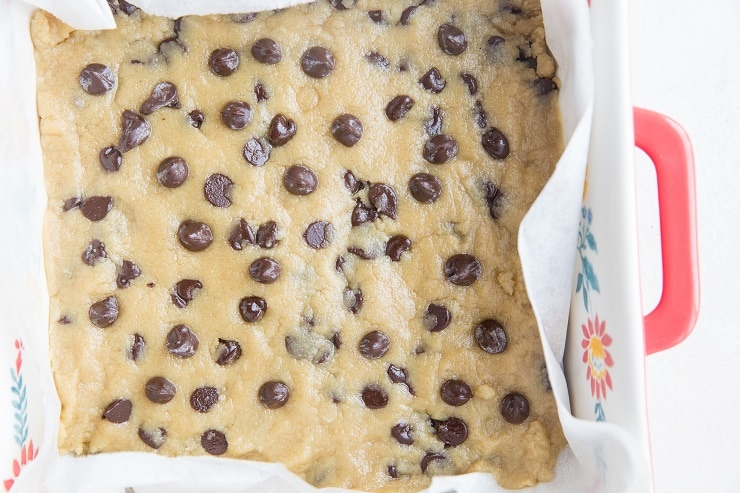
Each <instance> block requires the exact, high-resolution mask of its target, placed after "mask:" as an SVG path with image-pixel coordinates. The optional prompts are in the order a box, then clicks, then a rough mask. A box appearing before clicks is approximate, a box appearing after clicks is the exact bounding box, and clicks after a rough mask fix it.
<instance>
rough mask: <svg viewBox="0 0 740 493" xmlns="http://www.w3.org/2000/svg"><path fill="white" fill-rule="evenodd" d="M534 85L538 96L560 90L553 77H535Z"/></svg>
mask: <svg viewBox="0 0 740 493" xmlns="http://www.w3.org/2000/svg"><path fill="white" fill-rule="evenodd" d="M532 87H533V88H534V93H535V94H536V95H538V96H545V95H547V94H550V93H551V92H553V91H557V90H558V85H557V84H556V83H555V82H554V81H553V80H552V79H535V80H534V82H532Z"/></svg>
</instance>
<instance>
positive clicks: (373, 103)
mask: <svg viewBox="0 0 740 493" xmlns="http://www.w3.org/2000/svg"><path fill="white" fill-rule="evenodd" d="M415 5H417V4H413V5H412V4H411V3H410V2H407V1H406V0H404V1H392V2H381V1H379V0H357V2H356V3H355V4H353V5H352V6H350V5H349V3H348V2H345V3H344V4H341V3H339V2H336V1H335V2H327V1H320V2H318V3H315V4H310V5H305V6H298V7H293V8H289V9H285V10H282V11H277V12H267V13H259V14H257V15H256V16H252V15H238V16H237V15H234V16H213V17H185V18H182V19H180V20H178V21H175V22H173V20H170V19H165V18H159V17H152V16H147V15H145V14H143V13H142V12H141V11H139V10H136V9H132V8H130V5H128V4H126V3H125V2H123V3H121V4H118V3H114V5H113V7H114V8H116V10H118V13H117V15H116V20H117V23H118V28H117V29H115V30H111V31H87V32H86V31H74V30H71V29H70V28H68V27H67V26H65V25H63V24H62V23H60V22H59V21H57V20H56V19H54V18H53V17H52V16H50V15H48V14H46V13H44V12H41V11H39V12H37V14H36V15H35V17H34V18H33V21H32V26H31V28H32V34H33V38H34V43H35V46H36V58H37V67H38V107H39V115H40V128H41V137H42V144H43V150H44V165H45V176H46V188H47V191H48V195H49V207H48V211H47V214H46V218H45V232H44V234H45V248H46V250H45V251H46V270H47V276H48V282H49V291H50V298H51V322H50V326H51V327H50V348H51V356H52V368H53V371H54V375H55V379H56V385H57V389H58V392H59V396H60V399H61V401H62V415H61V428H60V436H59V447H60V450H61V451H62V452H69V453H72V454H94V453H99V452H113V451H124V450H134V451H155V450H156V452H157V453H160V454H166V455H197V454H204V453H211V454H219V455H220V454H223V456H225V457H234V458H242V459H250V460H259V461H274V462H282V463H284V464H285V465H286V466H287V467H288V468H289V469H290V470H292V471H294V472H295V473H297V474H298V475H300V476H302V477H304V478H305V479H306V480H307V481H308V482H310V483H312V484H314V485H316V486H321V487H323V486H342V487H348V488H356V489H361V490H388V491H416V490H419V489H421V488H423V487H425V486H427V485H428V484H429V481H430V479H431V476H432V475H434V474H463V473H466V472H472V471H487V472H491V473H493V474H494V475H495V476H496V478H497V480H498V481H499V483H500V484H501V485H502V486H504V487H509V488H519V487H524V486H527V485H533V484H536V483H537V482H540V481H548V480H550V479H551V478H552V473H553V468H554V465H555V461H556V458H557V455H558V454H559V452H560V451H561V450H562V448H563V446H564V444H565V440H564V437H563V435H562V431H561V429H560V425H559V422H558V416H557V413H556V408H555V403H554V399H553V397H552V393H551V390H550V387H549V383H548V381H547V376H546V372H545V369H544V359H543V355H542V348H541V342H540V339H539V334H538V331H537V325H536V322H535V319H534V315H533V313H532V310H531V307H530V305H529V301H528V298H527V293H526V290H525V286H524V281H523V278H522V273H521V267H520V263H519V259H518V255H517V230H518V227H519V223H520V221H521V219H522V217H523V216H524V214H525V213H526V211H527V210H528V208H529V207H530V205H531V204H532V202H533V201H534V199H535V198H536V196H537V194H538V193H539V191H540V190H541V188H542V187H543V186H544V184H545V182H546V180H547V179H548V178H549V176H550V174H551V173H552V170H553V169H554V166H555V163H556V162H557V159H558V158H559V156H560V154H561V152H562V148H563V142H562V133H561V127H560V116H559V110H558V105H557V87H556V84H557V80H555V81H553V80H552V78H553V76H554V72H555V62H554V60H553V59H552V58H551V56H550V55H549V51H548V50H547V47H546V45H545V40H544V29H543V27H542V17H541V13H540V11H539V4H538V3H537V2H519V3H516V2H508V1H504V0H498V1H491V0H467V1H466V0H437V1H432V2H424V3H423V4H422V5H418V6H417V8H416V9H415V10H414V9H411V8H410V7H412V6H415ZM345 7H346V8H345ZM376 10H379V11H380V13H378V12H375V11H376ZM441 26H442V27H441ZM458 31H462V33H463V38H461V37H460V36H459V32H458ZM494 36H497V37H498V38H495V37H494ZM263 38H269V39H271V40H273V41H274V42H275V43H276V44H277V45H278V46H279V56H278V55H276V51H275V48H274V44H271V43H269V42H265V41H262V42H260V43H256V42H257V41H258V40H261V39H263ZM463 39H464V41H463ZM255 45H256V47H255V48H253V46H255ZM312 47H320V48H325V49H327V50H329V51H330V52H331V58H333V63H331V62H330V61H328V58H327V55H326V52H325V51H321V50H318V51H316V50H310V48H312ZM221 48H226V49H230V50H233V51H234V52H235V53H236V55H237V56H238V59H239V64H238V67H236V69H235V70H232V69H233V68H234V59H233V55H232V54H231V53H230V52H227V51H223V52H221V53H220V54H218V53H217V54H216V55H213V56H212V53H213V52H214V50H218V49H221ZM461 50H462V51H461ZM209 59H210V60H212V63H211V67H209ZM91 64H100V66H96V65H94V66H92V67H91ZM332 65H333V66H332ZM101 66H104V67H103V68H101ZM86 67H87V68H86ZM105 67H107V70H104V69H105ZM432 68H436V69H437V71H436V72H438V75H439V76H440V77H441V78H442V79H443V80H444V83H441V82H440V81H439V80H432V79H434V78H435V76H437V73H433V74H432V75H429V74H430V70H431V69H432ZM83 69H84V70H83ZM217 72H221V75H217ZM227 72H232V73H227ZM433 72H434V71H433ZM462 74H467V76H466V77H463V76H462ZM471 76H472V78H471ZM473 78H474V80H473ZM420 80H421V81H426V82H420ZM163 82H168V83H170V84H169V85H167V84H164V85H163V84H161V83H163ZM425 85H426V86H427V87H425ZM440 85H443V86H444V87H443V88H442V89H441V90H439V87H440ZM83 86H85V87H83ZM171 86H174V88H176V95H175V96H174V97H173V93H172V87H171ZM153 93H154V94H153ZM398 96H407V97H408V98H410V99H411V100H413V104H412V105H409V103H408V101H406V100H404V99H403V98H402V99H398V100H395V99H394V98H397V97H398ZM392 100H394V101H395V103H396V104H395V105H392V107H390V108H389V103H391V101H392ZM230 102H241V103H246V105H244V104H240V105H228V103H230ZM227 106H228V108H227ZM407 106H410V107H409V108H406V107H407ZM247 107H248V109H246V108H247ZM404 109H407V111H406V112H405V113H404V112H403V110H404ZM196 110H197V111H196ZM401 114H402V115H401ZM222 115H223V116H222ZM278 115H283V117H284V118H282V119H280V118H278V117H277V116H278ZM342 115H351V116H352V117H354V118H351V117H350V116H342ZM399 115H401V116H399ZM396 117H398V118H396ZM358 120H359V123H358ZM245 121H246V123H247V124H246V126H244V123H245ZM291 122H292V125H291ZM227 125H229V126H231V127H232V128H229V126H227ZM242 126H244V128H240V127H242ZM293 126H294V128H293ZM124 127H127V128H128V130H126V129H125V128H124ZM147 127H148V129H149V133H147ZM234 127H236V128H237V129H233V128H234ZM292 134H294V135H292ZM501 134H503V136H504V138H505V140H506V143H508V146H504V142H503V141H502V138H501ZM145 136H146V138H145V139H144V137H145ZM142 139H144V140H143V141H142ZM245 145H247V149H246V150H245ZM505 147H508V148H505ZM104 150H107V151H106V152H104V153H103V154H101V151H104ZM268 153H269V157H268V158H267V160H266V162H261V161H263V160H264V159H265V157H266V154H268ZM245 154H247V155H248V158H245ZM118 158H120V161H119V160H118ZM168 158H180V159H179V160H177V159H168ZM249 160H252V161H254V162H255V163H256V164H258V165H255V164H253V163H250V162H248V161H249ZM183 161H184V162H185V163H186V166H187V170H188V171H187V176H186V177H185V176H184V172H183V164H182V162H183ZM295 165H302V166H304V167H306V168H308V169H310V170H312V172H313V177H312V176H311V173H310V172H307V171H306V169H305V168H296V167H295ZM158 170H159V173H158ZM348 171H349V172H350V173H351V174H348ZM428 175H432V176H433V177H436V179H435V178H432V177H430V176H428ZM412 177H413V178H412ZM183 179H184V181H183ZM297 193H298V194H297ZM363 220H364V221H366V222H362V221H363ZM201 223H202V224H201ZM353 223H355V225H353ZM204 225H206V226H207V227H208V228H207V229H208V230H209V231H210V235H211V236H212V241H210V242H209V238H208V236H209V235H208V231H206V228H205V226H204ZM245 225H246V226H245ZM278 265H279V272H278V270H277V266H278ZM181 281H185V282H181ZM430 305H432V306H431V307H430ZM447 315H449V320H447V318H446V317H447ZM442 326H444V327H442ZM440 327H441V328H440ZM379 333H380V334H379ZM156 377H162V378H156ZM164 379H166V380H164ZM450 382H452V383H450ZM461 382H462V383H461ZM286 389H287V398H286ZM517 395H518V396H519V397H516V396H517ZM512 396H514V397H512ZM522 396H523V397H524V399H525V402H526V403H527V404H528V409H527V410H525V409H524V408H523V407H522V406H523V403H522V402H523V401H522V400H521V399H520V397H522ZM450 402H452V403H454V404H458V405H452V404H450ZM502 404H504V407H506V405H508V406H509V407H508V408H507V410H505V411H502ZM525 411H528V412H525ZM518 421H522V422H521V423H517V422H518ZM460 423H462V425H461V424H460ZM396 425H398V426H397V427H396V428H395V431H394V432H393V433H392V432H391V430H392V429H393V428H394V426H396ZM463 428H465V429H463ZM465 433H467V435H465ZM461 440H462V442H461V443H459V442H460V441H461ZM402 442H413V443H411V444H407V443H402ZM446 444H447V445H446Z"/></svg>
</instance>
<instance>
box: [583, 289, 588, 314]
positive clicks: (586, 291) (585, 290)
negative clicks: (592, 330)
mask: <svg viewBox="0 0 740 493" xmlns="http://www.w3.org/2000/svg"><path fill="white" fill-rule="evenodd" d="M583 304H584V306H585V307H586V311H588V289H584V290H583Z"/></svg>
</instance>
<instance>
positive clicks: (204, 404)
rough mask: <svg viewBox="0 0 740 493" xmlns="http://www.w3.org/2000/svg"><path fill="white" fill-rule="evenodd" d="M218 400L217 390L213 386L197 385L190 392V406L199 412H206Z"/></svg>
mask: <svg viewBox="0 0 740 493" xmlns="http://www.w3.org/2000/svg"><path fill="white" fill-rule="evenodd" d="M217 402H218V390H217V389H216V388H215V387H199V388H197V389H195V390H194V391H193V393H192V394H190V407H192V408H193V409H195V410H196V411H198V412H199V413H207V412H208V411H210V410H211V408H212V407H213V405H214V404H216V403H217Z"/></svg>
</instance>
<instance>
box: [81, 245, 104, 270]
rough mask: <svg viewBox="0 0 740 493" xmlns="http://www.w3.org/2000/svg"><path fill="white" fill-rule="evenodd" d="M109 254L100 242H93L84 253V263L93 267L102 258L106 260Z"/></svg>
mask: <svg viewBox="0 0 740 493" xmlns="http://www.w3.org/2000/svg"><path fill="white" fill-rule="evenodd" d="M107 256H108V254H107V253H106V252H105V245H104V244H103V242H101V241H99V240H92V241H91V242H90V244H89V245H87V248H85V251H84V252H82V261H83V262H84V263H86V264H87V265H89V266H93V265H95V264H97V263H98V260H100V259H101V258H106V257H107Z"/></svg>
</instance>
